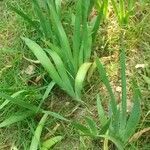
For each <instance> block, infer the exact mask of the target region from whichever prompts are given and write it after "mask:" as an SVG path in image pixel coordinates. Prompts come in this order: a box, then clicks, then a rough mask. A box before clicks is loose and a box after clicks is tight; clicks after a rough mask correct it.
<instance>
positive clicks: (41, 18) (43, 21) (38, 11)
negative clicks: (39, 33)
mask: <svg viewBox="0 0 150 150" xmlns="http://www.w3.org/2000/svg"><path fill="white" fill-rule="evenodd" d="M32 2H33V4H34V10H35V13H36V16H37V17H38V18H39V21H40V26H41V28H42V30H43V33H44V35H45V37H47V38H49V30H50V28H48V29H47V20H46V17H45V16H44V15H43V12H42V9H41V8H40V6H39V3H38V1H37V0H32Z"/></svg>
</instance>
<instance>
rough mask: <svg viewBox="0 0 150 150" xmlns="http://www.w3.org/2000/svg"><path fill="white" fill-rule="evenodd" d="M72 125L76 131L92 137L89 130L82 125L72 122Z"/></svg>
mask: <svg viewBox="0 0 150 150" xmlns="http://www.w3.org/2000/svg"><path fill="white" fill-rule="evenodd" d="M72 124H73V126H74V127H75V128H76V129H77V130H79V131H81V132H82V133H83V134H85V135H91V136H93V135H92V134H91V131H90V129H89V128H87V127H86V126H84V125H82V124H80V123H77V122H73V123H72Z"/></svg>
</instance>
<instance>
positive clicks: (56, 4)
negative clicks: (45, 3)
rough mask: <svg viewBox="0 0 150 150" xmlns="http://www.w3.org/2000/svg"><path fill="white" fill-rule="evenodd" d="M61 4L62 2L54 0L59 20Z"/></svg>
mask: <svg viewBox="0 0 150 150" xmlns="http://www.w3.org/2000/svg"><path fill="white" fill-rule="evenodd" d="M61 2H62V0H55V6H56V11H57V14H58V16H59V17H60V18H61Z"/></svg>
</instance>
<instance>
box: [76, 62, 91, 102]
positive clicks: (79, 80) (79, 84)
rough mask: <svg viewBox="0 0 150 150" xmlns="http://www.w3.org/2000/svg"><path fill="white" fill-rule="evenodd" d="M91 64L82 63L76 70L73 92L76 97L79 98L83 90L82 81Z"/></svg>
mask: <svg viewBox="0 0 150 150" xmlns="http://www.w3.org/2000/svg"><path fill="white" fill-rule="evenodd" d="M90 66H91V63H84V64H82V65H81V67H80V68H79V70H78V73H77V76H76V78H75V92H76V95H77V97H78V98H79V99H80V98H81V91H82V88H83V81H84V79H85V77H86V74H87V72H88V69H89V68H90Z"/></svg>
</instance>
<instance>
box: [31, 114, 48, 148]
mask: <svg viewBox="0 0 150 150" xmlns="http://www.w3.org/2000/svg"><path fill="white" fill-rule="evenodd" d="M47 117H48V114H44V115H43V117H42V119H41V120H40V122H39V124H38V126H37V128H36V130H35V132H34V136H33V138H32V141H31V145H30V150H38V147H39V144H40V137H41V133H42V129H43V127H44V124H45V122H46V119H47Z"/></svg>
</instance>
